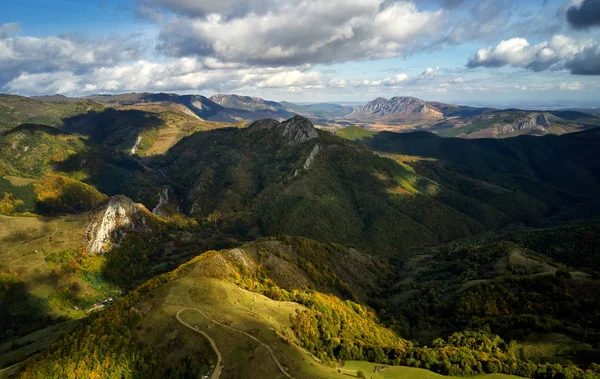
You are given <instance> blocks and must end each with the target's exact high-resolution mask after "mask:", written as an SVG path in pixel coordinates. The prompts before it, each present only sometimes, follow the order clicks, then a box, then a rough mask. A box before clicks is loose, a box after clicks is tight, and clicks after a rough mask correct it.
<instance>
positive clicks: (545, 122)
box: [499, 112, 554, 134]
mask: <svg viewBox="0 0 600 379" xmlns="http://www.w3.org/2000/svg"><path fill="white" fill-rule="evenodd" d="M553 117H554V116H552V115H551V114H549V113H538V112H532V113H529V114H527V115H526V116H525V117H522V118H520V119H518V120H516V121H515V122H514V123H512V124H508V125H502V126H500V127H499V132H500V133H501V134H508V133H515V132H518V131H521V130H526V129H535V128H537V129H543V128H547V127H549V126H550V125H551V123H550V122H551V119H552V118H553Z"/></svg>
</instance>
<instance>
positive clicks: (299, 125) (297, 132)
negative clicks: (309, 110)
mask: <svg viewBox="0 0 600 379" xmlns="http://www.w3.org/2000/svg"><path fill="white" fill-rule="evenodd" d="M248 129H250V130H251V131H255V130H275V131H277V132H278V133H279V134H281V135H282V136H284V137H287V138H289V139H291V140H292V141H293V142H297V143H301V142H304V141H308V140H311V139H313V138H317V137H318V136H319V134H318V133H317V129H316V128H315V126H314V125H313V123H312V122H310V121H309V120H308V119H307V118H305V117H302V116H294V117H292V118H290V119H289V120H286V121H284V122H281V123H280V122H279V121H277V120H273V119H264V120H258V121H255V122H253V123H252V124H250V126H248Z"/></svg>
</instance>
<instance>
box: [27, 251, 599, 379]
mask: <svg viewBox="0 0 600 379" xmlns="http://www.w3.org/2000/svg"><path fill="white" fill-rule="evenodd" d="M273 242H274V243H273ZM298 242H300V243H301V244H304V243H309V244H312V246H313V248H314V249H317V250H320V249H323V248H326V245H320V244H315V243H314V242H310V241H306V240H298ZM330 246H331V245H330ZM288 251H289V250H286V244H285V243H283V244H281V243H280V242H277V241H276V240H271V241H263V242H258V243H254V244H249V245H245V246H242V247H241V248H238V249H232V250H224V251H219V252H217V251H210V252H206V253H204V254H202V255H201V256H199V257H197V258H195V259H193V260H192V261H190V262H189V263H187V264H185V265H183V266H181V267H179V268H177V269H176V270H174V271H172V272H170V273H167V274H164V275H161V276H158V277H156V278H154V279H152V280H150V281H148V282H146V283H145V284H143V285H142V286H141V287H139V288H138V289H136V290H134V291H133V292H132V293H131V294H129V295H128V296H127V297H126V298H124V299H123V301H121V302H119V303H117V304H116V305H114V306H112V307H109V308H108V309H106V310H105V311H103V312H101V313H99V314H96V315H92V316H90V317H88V318H87V319H86V320H84V321H83V322H82V323H81V324H80V325H79V326H76V327H75V328H74V329H73V330H72V331H71V332H70V333H69V334H68V335H66V336H64V337H63V338H61V339H59V340H58V341H57V342H56V343H55V344H54V345H53V346H52V347H51V349H50V350H46V351H45V352H43V353H41V354H39V355H37V356H35V357H33V358H32V359H30V360H29V361H28V362H27V363H26V364H25V365H24V367H23V368H22V370H21V372H20V373H19V376H18V377H20V378H29V377H37V375H40V374H41V373H43V375H44V376H47V377H52V376H63V375H65V374H66V372H68V371H69V370H70V369H71V367H73V366H76V367H78V372H79V373H81V374H82V375H85V376H94V375H99V376H102V377H122V376H125V377H127V376H140V377H141V376H143V377H151V378H152V377H168V378H171V377H179V376H177V375H178V374H179V375H182V374H183V375H186V374H188V373H211V371H212V370H214V369H215V367H214V365H215V364H216V362H218V361H219V360H218V359H217V358H216V356H215V352H216V354H217V355H218V356H219V357H220V358H221V359H222V361H221V362H222V366H221V367H219V368H218V370H215V371H221V372H222V373H223V375H225V376H227V377H238V376H240V377H246V376H248V377H255V376H256V375H262V376H266V377H274V378H278V377H282V378H283V377H290V376H291V377H294V378H338V377H340V378H342V377H344V376H345V375H348V374H353V375H357V374H358V373H357V371H356V369H355V370H349V369H345V368H340V369H336V368H335V366H334V367H331V366H327V365H324V363H328V362H329V363H330V364H333V365H336V364H337V360H338V359H339V360H352V359H354V360H356V359H365V358H368V359H369V360H371V361H373V362H377V363H381V364H388V363H391V364H404V365H410V366H417V367H418V366H424V367H429V368H430V369H432V370H434V371H437V372H440V373H443V374H458V375H475V374H478V373H482V372H487V373H495V372H498V371H501V372H510V373H516V374H521V375H525V376H531V377H536V378H537V377H540V378H541V377H543V375H545V373H546V371H547V370H548V368H550V367H551V368H552V370H553V371H554V372H560V373H564V374H565V375H569V376H571V377H574V378H575V377H577V378H583V377H584V375H588V376H587V377H591V378H594V373H593V372H592V371H591V370H589V371H588V372H587V374H586V373H584V371H583V370H581V369H579V368H576V367H574V366H573V365H570V364H564V365H560V364H558V365H557V364H554V365H552V366H550V365H549V364H544V363H536V362H534V361H531V360H528V359H526V358H523V357H522V356H518V355H517V354H518V347H517V346H515V345H514V344H510V345H509V344H508V343H506V342H504V341H503V340H502V339H500V338H499V337H497V336H493V335H487V334H485V333H481V332H465V333H464V334H462V333H461V334H454V335H452V336H451V337H450V338H448V339H447V340H441V339H439V340H436V342H435V343H434V346H433V347H432V348H428V347H423V348H421V347H416V346H414V345H413V344H412V343H411V342H409V341H406V340H404V339H402V338H400V337H398V336H397V335H396V334H395V333H394V332H393V331H391V330H389V329H386V328H385V327H383V326H382V325H381V324H379V323H378V321H377V319H376V318H375V317H374V315H373V314H372V313H371V312H370V310H369V308H367V307H365V306H362V305H360V304H357V303H354V302H351V301H341V300H340V299H339V298H337V297H335V296H332V295H325V294H323V293H320V292H316V291H314V290H308V288H309V287H308V286H306V284H301V283H296V284H290V283H289V281H287V279H286V281H285V283H287V284H286V285H287V286H288V290H286V289H283V288H282V287H281V285H282V284H281V283H282V282H281V281H280V280H281V279H278V278H274V277H273V276H271V275H272V272H275V271H269V270H268V269H267V270H265V269H264V268H263V266H262V265H260V264H259V261H258V260H262V261H266V262H271V264H273V263H275V264H276V265H277V269H276V271H277V272H279V273H283V272H285V271H283V272H282V268H286V267H297V266H294V265H293V264H292V262H293V261H287V260H288V259H289V255H288V254H289V253H288ZM292 251H296V252H297V253H299V254H300V256H302V257H304V258H309V261H310V262H315V263H316V262H320V261H319V260H312V259H311V258H310V257H307V256H304V255H303V251H304V250H298V249H297V248H292ZM290 264H291V265H290ZM306 267H307V268H309V267H310V266H306ZM296 269H297V268H296ZM300 272H302V271H300ZM304 272H305V274H307V276H308V277H310V271H307V270H306V269H304ZM281 277H282V276H279V278H281ZM290 277H292V278H294V277H298V274H296V275H291V276H290V275H286V276H284V278H290ZM264 295H267V296H264ZM333 336H335V337H333ZM207 337H208V338H210V341H211V344H212V346H210V347H209V345H208V343H207V340H206V338H207ZM52 351H60V354H53V353H52ZM92 352H94V353H92ZM192 355H193V356H194V358H193V359H192V358H191V356H192ZM240 356H244V357H247V358H246V359H240V358H239V357H240ZM90 357H92V358H90ZM107 357H110V360H109V361H108V362H110V365H109V366H108V367H107V366H106V362H107V361H106V358H107ZM84 362H85V363H84ZM446 362H448V364H446ZM451 362H455V363H451ZM463 362H465V363H464V364H463ZM359 364H360V363H359ZM177 369H178V371H176V370H177ZM200 370H202V371H200ZM406 372H408V371H406ZM418 373H419V374H420V375H429V373H427V372H426V371H419V372H418Z"/></svg>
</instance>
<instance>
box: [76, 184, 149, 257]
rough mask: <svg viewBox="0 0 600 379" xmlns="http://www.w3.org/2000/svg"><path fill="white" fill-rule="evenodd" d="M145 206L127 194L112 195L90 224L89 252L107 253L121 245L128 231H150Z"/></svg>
mask: <svg viewBox="0 0 600 379" xmlns="http://www.w3.org/2000/svg"><path fill="white" fill-rule="evenodd" d="M143 207H144V206H143V205H141V204H136V203H134V202H133V201H132V200H131V199H129V198H128V197H125V196H121V195H117V196H113V197H111V198H110V200H109V201H108V204H107V205H106V207H105V208H104V209H103V210H102V211H100V212H99V213H98V214H97V215H96V216H95V217H94V220H93V221H92V222H91V223H90V225H89V226H88V231H87V236H88V241H89V243H88V252H89V253H91V254H102V253H105V252H107V251H110V250H111V249H112V248H113V247H116V246H119V244H120V243H121V241H122V240H123V237H124V236H125V235H126V234H127V233H130V232H146V231H150V227H149V225H148V222H147V220H146V215H144V211H143V210H144V208H143Z"/></svg>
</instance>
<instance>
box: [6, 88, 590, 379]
mask: <svg viewBox="0 0 600 379" xmlns="http://www.w3.org/2000/svg"><path fill="white" fill-rule="evenodd" d="M0 104H1V105H2V107H3V108H0V126H2V128H4V129H3V131H2V134H1V135H0V146H1V150H0V195H1V196H0V327H1V328H0V368H1V369H3V371H0V377H2V375H4V377H7V375H8V373H10V374H11V375H14V376H13V377H18V378H38V377H44V378H46V377H61V378H62V377H69V375H71V376H73V375H75V377H107V378H108V377H128V378H137V377H144V378H154V377H156V378H184V377H189V375H192V373H193V375H196V377H197V376H200V375H204V376H205V377H211V378H218V377H220V378H236V377H248V378H255V377H269V378H271V377H272V378H296V379H300V378H343V377H348V376H350V377H363V376H361V375H364V376H366V377H372V378H392V379H393V378H401V377H402V378H404V377H408V378H410V377H415V378H417V377H418V378H422V377H425V378H427V377H431V378H438V377H441V376H447V377H460V376H474V377H482V378H483V377H485V378H491V379H496V378H507V379H508V378H516V377H531V378H546V377H555V378H559V377H560V378H562V377H569V378H595V377H598V375H600V366H598V362H599V361H598V359H597V357H598V354H600V350H599V349H600V345H599V344H600V330H599V329H598V326H597V323H596V320H597V316H598V314H599V312H600V309H599V308H598V302H597V298H598V296H600V274H599V272H600V267H598V254H600V251H599V250H598V246H600V241H598V236H599V235H600V233H599V231H598V225H599V224H598V220H599V216H600V201H599V198H598V193H600V181H599V178H600V166H599V165H598V162H600V159H599V157H598V154H599V152H598V150H597V145H598V139H599V138H600V135H599V134H598V130H596V129H594V125H595V123H596V118H595V116H592V115H585V116H582V115H581V114H579V113H577V112H571V111H569V113H566V114H565V113H564V112H563V113H559V112H554V113H556V114H554V113H552V112H544V113H539V112H537V113H536V112H532V111H531V112H530V111H516V110H507V111H499V110H493V109H483V108H469V107H460V106H451V105H447V104H441V103H430V102H425V101H423V100H419V99H415V98H394V99H392V100H390V101H388V100H386V99H382V98H380V99H377V101H376V103H373V104H370V105H368V106H364V107H360V108H357V107H349V106H340V105H335V104H322V105H302V106H297V105H294V104H291V103H277V102H269V101H264V100H262V99H259V98H255V97H244V96H237V95H215V96H212V97H210V98H207V97H203V96H199V95H198V96H197V95H183V96H179V95H173V94H151V93H143V94H123V95H101V96H100V95H98V96H89V97H87V98H85V99H65V98H63V97H50V98H48V97H42V98H22V97H17V96H4V95H3V96H0ZM2 112H4V113H2ZM346 112H347V113H346ZM298 114H300V115H298ZM350 115H353V116H351V117H350ZM255 117H256V118H255ZM265 117H267V118H268V119H264V118H265ZM346 117H348V118H346ZM453 117H455V118H453ZM352 119H354V120H355V122H356V123H355V124H353V125H354V126H350V127H346V128H339V127H336V128H329V127H327V125H328V123H329V122H331V120H348V122H349V123H352ZM500 119H501V120H502V121H498V120H500ZM452 120H454V121H452ZM459 120H460V121H459ZM523 120H525V121H523ZM563 120H568V121H569V122H566V121H563ZM497 121H498V122H497ZM320 122H322V123H323V125H325V127H322V128H317V127H315V124H319V123H320ZM371 122H373V124H371ZM378 123H381V124H380V125H383V126H381V127H377V126H374V125H379V124H378ZM394 123H398V124H397V126H394V125H396V124H394ZM439 123H445V126H440V125H438V124H439ZM448 123H451V124H452V125H449V124H448ZM515 123H516V124H518V125H520V127H517V129H514V130H513V129H510V127H509V126H507V125H514V124H515ZM425 124H426V125H425ZM356 125H360V126H361V127H357V126H356ZM436 125H438V126H436ZM478 125H479V126H478ZM481 125H487V126H485V127H480V126H481ZM557 125H558V126H557ZM490 127H491V129H490ZM378 128H379V129H378ZM334 129H335V130H334ZM400 129H401V130H400ZM415 129H418V131H415ZM421 129H423V130H421ZM542 129H543V130H542ZM425 130H426V131H425ZM490 130H491V131H492V132H490ZM332 131H333V132H332ZM398 131H402V133H398ZM534 131H535V132H534ZM538 132H539V133H538ZM489 133H492V134H489ZM494 133H495V134H494ZM520 134H529V135H520ZM463 137H464V138H463ZM474 137H477V138H474ZM479 137H494V138H479ZM496 137H507V138H496ZM109 299H110V300H109ZM15 365H16V366H15ZM4 369H6V370H4ZM359 372H360V373H359ZM74 373H75V374H74ZM200 377H202V376H200Z"/></svg>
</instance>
